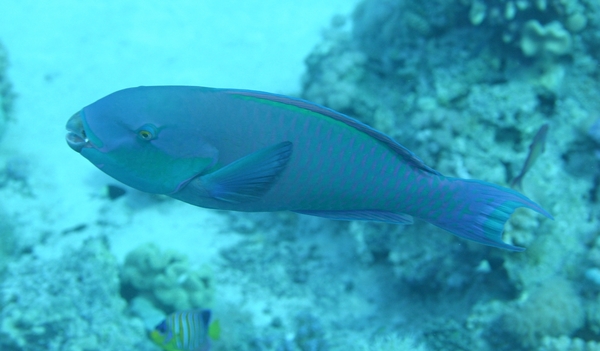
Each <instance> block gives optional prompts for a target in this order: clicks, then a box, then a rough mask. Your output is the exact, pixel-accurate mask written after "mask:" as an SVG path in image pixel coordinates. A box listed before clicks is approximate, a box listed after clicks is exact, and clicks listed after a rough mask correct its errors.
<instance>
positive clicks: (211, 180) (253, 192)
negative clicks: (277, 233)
mask: <svg viewBox="0 0 600 351" xmlns="http://www.w3.org/2000/svg"><path fill="white" fill-rule="evenodd" d="M291 156H292V143H291V142H289V141H284V142H281V143H279V144H275V145H273V146H269V147H267V148H264V149H262V150H259V151H256V152H254V153H252V154H250V155H247V156H244V157H242V158H241V159H239V160H237V161H234V162H232V163H230V164H228V165H227V166H225V167H223V168H220V169H218V170H216V171H215V172H212V173H209V174H206V175H204V176H202V177H201V180H202V183H203V185H204V187H205V189H206V190H207V191H208V192H209V194H210V195H211V196H212V197H214V198H216V199H219V200H223V201H227V202H232V203H241V202H249V201H255V200H258V199H259V198H260V197H261V196H263V195H264V194H265V193H266V192H267V191H269V189H271V187H272V186H273V184H275V183H276V182H277V179H278V178H279V176H280V175H281V172H282V171H283V170H284V169H285V167H286V166H287V164H288V162H289V160H290V157H291Z"/></svg>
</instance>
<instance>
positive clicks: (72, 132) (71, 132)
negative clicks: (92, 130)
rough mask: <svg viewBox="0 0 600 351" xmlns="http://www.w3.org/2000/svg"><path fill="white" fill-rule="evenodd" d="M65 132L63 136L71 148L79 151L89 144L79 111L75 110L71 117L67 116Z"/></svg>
mask: <svg viewBox="0 0 600 351" xmlns="http://www.w3.org/2000/svg"><path fill="white" fill-rule="evenodd" d="M67 132H68V133H67V136H66V137H65V138H66V139H67V144H69V146H70V147H71V149H73V150H75V151H77V152H81V150H82V149H83V148H84V147H86V146H89V144H90V141H89V139H88V138H87V136H86V135H85V129H84V128H83V120H82V119H81V112H77V113H76V114H74V115H73V117H71V118H69V121H68V122H67Z"/></svg>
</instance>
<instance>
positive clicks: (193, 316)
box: [150, 309, 220, 351]
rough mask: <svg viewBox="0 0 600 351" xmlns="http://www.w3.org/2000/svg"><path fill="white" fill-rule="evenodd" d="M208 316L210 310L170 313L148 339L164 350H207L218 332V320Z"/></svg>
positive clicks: (217, 336)
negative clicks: (212, 319)
mask: <svg viewBox="0 0 600 351" xmlns="http://www.w3.org/2000/svg"><path fill="white" fill-rule="evenodd" d="M210 318H211V312H210V310H202V309H197V310H190V311H181V312H175V313H172V314H170V315H168V316H167V317H166V318H165V319H164V320H163V321H162V322H160V323H159V324H158V325H157V326H156V328H154V330H152V331H151V332H150V339H151V340H152V341H154V343H155V344H157V345H158V346H159V347H160V348H162V349H163V350H165V351H208V350H210V341H211V339H212V340H216V339H218V338H219V334H220V327H219V323H218V321H213V322H211V320H210Z"/></svg>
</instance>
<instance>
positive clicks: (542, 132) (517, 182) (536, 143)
mask: <svg viewBox="0 0 600 351" xmlns="http://www.w3.org/2000/svg"><path fill="white" fill-rule="evenodd" d="M547 135H548V123H546V124H544V125H543V126H541V127H540V129H539V130H538V131H537V133H536V134H535V136H534V137H533V141H532V142H531V145H529V153H528V154H527V159H526V160H525V163H524V164H523V169H521V173H519V175H518V176H516V177H515V178H514V179H513V180H512V182H510V187H511V188H515V189H519V190H522V189H523V184H522V183H523V177H525V174H527V171H529V169H530V168H531V167H532V166H533V164H534V163H535V161H536V160H537V159H538V157H540V155H541V154H543V153H544V150H545V149H546V136H547Z"/></svg>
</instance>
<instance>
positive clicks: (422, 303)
mask: <svg viewBox="0 0 600 351" xmlns="http://www.w3.org/2000/svg"><path fill="white" fill-rule="evenodd" d="M599 26H600V3H598V2H597V1H595V0H571V1H551V0H548V1H544V0H524V1H501V0H488V1H478V0H470V1H450V0H445V1H442V0H435V1H429V2H420V3H419V2H412V1H401V0H368V1H362V2H357V3H353V2H347V1H344V2H342V1H340V2H339V3H336V2H328V3H327V4H322V3H320V2H318V1H309V2H303V3H302V4H299V3H298V4H296V3H291V2H275V1H262V2H254V1H252V2H244V3H243V4H240V3H233V2H232V3H228V2H216V1H214V2H213V1H205V2H192V1H182V2H177V3H171V2H169V3H167V2H165V3H161V2H152V3H149V2H141V1H139V2H138V1H128V2H116V1H115V2H112V1H111V2H105V3H104V4H98V3H92V2H87V1H83V2H67V1H64V2H54V3H52V5H50V4H42V3H41V2H38V1H19V2H17V1H5V2H4V3H3V4H0V43H2V44H3V50H2V51H0V94H1V99H2V100H1V104H0V106H2V107H3V108H2V114H0V131H1V132H2V133H1V134H0V135H1V137H0V138H2V139H0V199H2V201H0V301H1V302H0V350H7V351H13V350H131V349H136V350H159V348H158V346H156V345H154V344H153V343H152V342H151V340H150V338H149V337H148V333H149V331H150V330H151V329H152V328H153V327H154V326H155V325H156V324H158V323H159V322H160V321H161V320H162V319H163V318H164V316H165V315H166V314H169V313H172V312H175V311H181V310H188V309H193V308H209V309H211V310H212V314H213V319H214V320H218V321H219V324H220V329H221V333H220V336H219V338H218V340H213V341H212V348H211V349H212V350H217V351H218V350H236V351H237V350H259V351H262V350H277V351H283V350H286V351H288V350H289V351H298V350H302V351H306V350H313V351H314V350H373V351H384V350H386V351H387V350H596V349H600V346H599V345H598V343H600V298H599V296H600V295H599V294H600V238H599V233H600V232H599V230H598V196H599V194H598V183H599V182H598V179H599V171H598V162H599V158H598V150H600V143H599V141H598V140H599V139H600V136H598V131H597V130H598V128H597V121H598V118H599V116H600V115H599V114H598V111H600V109H599V107H600V106H599V105H600V100H599V99H598V96H600V95H599V88H600V87H599V85H598V77H599V70H598V69H599V66H598V62H597V60H598V50H597V47H599V45H598V44H599V43H600V35H599V34H598V33H599V29H600V28H599ZM157 84H161V85H166V84H169V85H171V84H189V85H202V86H214V87H229V88H244V89H257V90H265V91H270V92H275V93H282V94H288V95H293V96H299V97H302V98H305V99H307V100H310V101H314V102H317V103H320V104H322V105H325V106H327V107H330V108H333V109H335V110H337V111H340V112H343V113H345V114H348V115H350V116H353V117H355V118H357V119H359V120H361V121H363V122H365V123H367V124H369V125H371V126H373V127H375V128H376V129H378V130H381V131H383V132H385V133H386V134H388V135H390V136H391V137H393V138H394V139H395V140H397V141H399V142H400V143H401V144H403V145H404V146H406V147H407V148H409V149H410V150H412V151H413V152H414V153H415V154H417V155H418V156H419V157H420V158H421V159H423V161H424V162H425V163H427V164H428V165H430V166H432V167H433V168H435V169H436V170H438V171H440V172H441V173H442V174H444V175H448V176H455V177H462V178H473V179H481V180H485V181H488V182H492V183H495V184H499V185H503V186H508V185H509V184H510V182H511V180H512V179H513V178H514V177H515V176H517V175H518V174H519V172H520V171H521V169H522V167H523V165H524V162H525V160H526V159H527V156H528V153H529V150H530V146H531V144H532V141H533V140H534V136H535V135H536V133H537V131H538V130H539V128H540V127H541V126H542V125H544V124H548V126H549V131H548V135H547V138H546V143H545V151H544V152H543V153H542V154H541V155H540V156H539V157H538V158H537V160H536V161H535V163H534V164H533V165H532V166H531V168H530V169H529V171H528V172H527V174H526V175H525V177H524V179H523V183H522V184H523V186H522V189H521V191H522V192H523V193H524V194H525V195H527V196H528V197H530V198H532V199H533V200H534V201H536V202H537V203H539V204H541V205H542V206H543V207H544V208H545V209H546V210H548V212H550V213H551V214H552V215H553V216H554V218H555V220H554V221H551V220H548V219H546V218H543V217H542V216H540V215H538V214H535V213H533V212H532V211H525V210H523V211H517V212H516V213H515V214H513V216H512V218H511V220H510V221H509V222H508V223H507V225H506V226H505V233H504V240H505V241H507V242H511V243H513V244H515V245H518V246H524V247H526V248H527V250H526V251H524V252H521V253H513V252H508V251H504V250H499V249H495V248H490V247H486V246H482V245H478V244H475V243H471V242H467V241H465V240H462V239H459V238H456V237H454V236H452V235H449V234H448V233H446V232H444V231H442V230H440V229H437V228H435V227H433V226H431V225H429V224H426V223H424V222H420V221H417V222H416V223H415V224H414V225H412V226H396V225H389V224H376V223H368V222H337V221H329V220H326V219H319V218H313V217H307V216H300V215H296V214H292V213H267V214H263V213H252V214H245V213H234V212H225V211H211V210H206V209H200V208H195V207H192V206H189V205H186V204H184V203H181V202H177V201H175V200H172V199H170V198H167V197H161V196H154V195H148V194H143V193H140V192H138V191H136V190H134V189H131V188H127V187H126V186H124V185H122V184H119V183H118V182H116V181H115V180H112V179H111V178H109V177H107V176H105V175H104V174H102V173H101V172H100V171H98V170H97V169H96V168H95V167H93V165H91V164H90V163H89V162H87V161H86V160H85V159H83V158H82V157H80V156H79V155H77V154H76V153H74V152H73V151H72V150H71V149H70V148H69V147H68V146H67V145H66V143H65V141H64V134H65V129H64V125H65V123H66V121H67V119H68V118H69V117H70V116H71V115H72V114H73V113H74V112H76V111H78V110H79V109H81V107H83V106H85V105H87V104H89V103H91V102H93V101H95V100H97V99H99V98H100V97H102V96H105V95H106V94H109V93H111V92H113V91H115V90H118V89H122V88H126V87H130V86H138V85H157ZM108 186H110V188H109V187H108ZM122 190H125V192H124V194H121V192H122Z"/></svg>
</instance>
